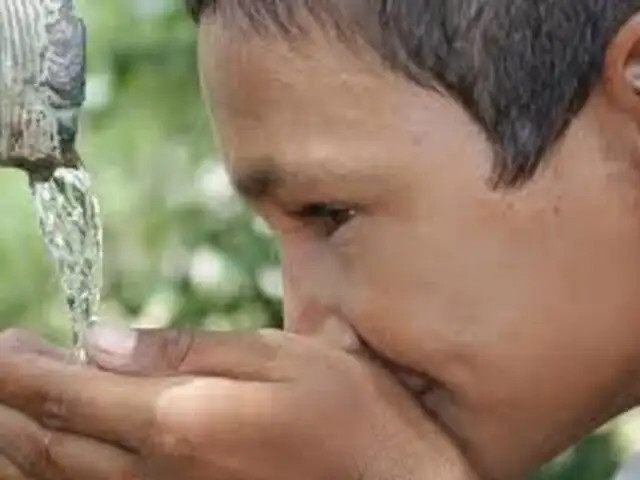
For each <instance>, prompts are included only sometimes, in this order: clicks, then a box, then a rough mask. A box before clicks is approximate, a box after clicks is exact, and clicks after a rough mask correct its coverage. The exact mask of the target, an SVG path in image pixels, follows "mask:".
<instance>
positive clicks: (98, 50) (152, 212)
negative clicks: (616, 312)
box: [0, 0, 640, 480]
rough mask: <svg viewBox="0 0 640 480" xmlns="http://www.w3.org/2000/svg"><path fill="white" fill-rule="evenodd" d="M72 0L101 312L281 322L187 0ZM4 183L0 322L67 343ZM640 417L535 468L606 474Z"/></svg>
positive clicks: (42, 262) (27, 227) (27, 209)
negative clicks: (81, 24)
mask: <svg viewBox="0 0 640 480" xmlns="http://www.w3.org/2000/svg"><path fill="white" fill-rule="evenodd" d="M77 1H78V6H79V10H80V12H81V14H82V15H83V16H84V19H85V21H86V23H87V27H88V33H89V44H88V61H89V72H88V83H87V102H86V108H85V113H84V115H83V124H82V130H81V134H80V140H79V143H80V145H79V149H80V152H81V155H82V156H83V158H84V159H85V162H86V164H87V166H88V168H89V170H90V172H91V173H92V175H93V182H94V185H95V189H96V193H97V195H98V197H99V199H100V202H101V206H102V214H103V222H104V226H105V258H106V262H105V272H104V274H105V285H104V291H103V294H104V303H103V310H102V316H103V317H104V318H114V319H118V320H125V321H127V322H130V323H132V324H136V325H139V326H164V325H170V324H172V325H179V326H189V327H212V328H216V329H221V328H237V327H252V326H263V325H271V326H277V325H278V324H279V319H280V299H281V294H282V289H281V284H280V272H279V268H278V256H277V252H276V250H275V248H274V245H273V243H272V241H271V237H270V234H269V232H268V230H267V229H266V227H265V225H264V224H263V223H262V222H260V221H259V220H257V219H256V218H254V217H253V216H252V215H251V214H250V213H249V212H248V211H247V210H246V209H245V207H244V206H243V205H242V203H241V202H240V201H239V200H238V199H237V198H236V197H235V196H234V193H233V191H232V189H231V186H230V184H229V182H228V181H227V178H226V176H225V174H224V172H223V170H222V168H221V166H220V163H219V162H218V158H217V153H216V146H215V144H213V143H212V142H213V139H212V136H211V132H210V128H209V123H208V122H209V120H208V118H207V116H206V113H205V111H204V108H203V105H202V103H201V101H200V98H199V89H198V77H197V72H196V60H195V35H194V28H193V26H192V25H191V23H190V22H189V21H188V18H187V16H186V14H185V13H184V11H183V7H182V3H181V1H180V0H109V1H103V2H96V1H91V0H77ZM0 189H1V191H2V192H3V202H1V203H0V265H2V266H3V268H2V270H0V322H1V324H0V326H1V327H2V328H7V327H11V326H20V327H24V328H30V329H35V330H37V331H39V332H40V333H42V334H44V335H46V336H47V337H49V338H50V339H52V340H54V341H56V342H61V343H66V342H68V340H69V335H70V324H69V320H68V315H67V312H66V310H65V307H64V304H63V303H62V297H61V294H60V290H59V286H58V284H57V280H56V278H55V272H54V270H53V265H52V264H51V263H50V262H49V261H48V258H46V256H45V253H44V249H43V245H42V243H41V240H40V237H39V236H38V232H37V225H36V217H35V212H34V209H33V207H32V205H31V203H30V197H29V191H28V188H27V182H26V178H25V176H24V175H23V174H22V173H20V172H2V174H1V175H0ZM637 423H639V422H638V421H636V420H635V419H634V417H633V416H629V417H628V418H627V419H625V420H624V421H622V422H617V423H616V424H613V425H609V426H607V427H605V428H604V429H602V431H600V432H598V433H597V434H596V435H593V436H592V437H590V438H588V439H586V440H585V441H584V442H582V443H581V444H579V445H577V446H575V447H574V448H572V449H570V450H569V451H567V452H566V453H565V454H563V455H561V456H560V457H559V458H558V459H557V460H555V461H553V462H551V463H550V464H549V465H547V466H545V467H544V468H543V469H542V470H541V471H540V472H538V473H536V474H534V475H532V476H531V479H536V480H542V479H545V480H608V479H611V478H612V477H613V472H614V471H615V469H616V466H617V464H618V462H619V461H620V460H621V459H623V458H625V457H626V456H627V455H629V454H630V453H632V452H633V451H634V449H635V446H636V445H640V441H638V440H636V436H637V433H636V432H637V431H639V430H640V429H638V428H635V427H634V424H637ZM630 478H632V477H630ZM633 478H640V471H639V472H638V475H637V476H634V477H633Z"/></svg>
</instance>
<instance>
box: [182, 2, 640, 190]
mask: <svg viewBox="0 0 640 480" xmlns="http://www.w3.org/2000/svg"><path fill="white" fill-rule="evenodd" d="M186 1H187V8H188V9H189V11H190V12H191V14H192V15H193V17H194V19H195V20H196V21H198V20H199V19H200V17H201V15H203V14H205V13H210V14H212V15H213V14H216V11H218V10H219V13H220V14H223V12H226V13H229V14H231V13H233V15H227V16H228V17H229V18H233V19H242V20H243V21H245V23H246V24H248V25H250V26H251V27H252V28H254V29H255V30H256V32H260V31H265V29H271V30H268V31H273V29H274V28H275V29H276V31H278V32H280V33H281V34H284V35H288V34H291V33H292V32H296V31H299V28H300V23H301V22H297V20H298V19H299V18H301V16H300V13H307V14H310V17H311V18H313V19H315V20H317V21H318V22H319V23H322V24H323V25H324V26H325V27H326V26H327V25H329V23H331V22H332V21H334V20H335V22H332V24H333V25H334V26H339V27H340V29H341V30H342V31H346V32H347V33H349V34H351V35H353V36H355V37H353V36H352V37H351V38H356V37H357V38H358V39H360V40H364V41H365V42H366V43H367V44H369V45H370V46H371V47H372V48H373V49H374V51H376V52H377V53H378V54H379V56H380V57H381V58H382V59H383V60H384V61H385V62H386V63H387V64H388V66H389V68H391V69H393V70H396V71H398V72H401V73H402V74H403V75H405V76H406V77H407V78H409V79H410V80H411V81H413V82H416V83H418V84H420V85H422V86H425V87H426V86H434V85H435V86H436V87H438V88H440V89H444V90H446V91H447V92H448V93H449V94H450V95H451V96H452V97H454V98H455V99H457V100H458V101H459V102H460V103H461V104H462V106H463V107H464V108H465V109H466V110H467V112H469V114H471V116H472V117H473V118H474V119H475V120H476V121H477V122H478V123H479V124H480V126H481V127H482V129H483V131H484V132H485V134H486V135H487V136H488V138H489V140H490V141H491V143H492V145H494V147H495V151H496V164H495V173H496V175H497V176H496V180H497V181H498V182H499V183H500V184H503V185H514V184H517V183H518V182H520V181H524V180H526V179H528V178H530V177H531V176H532V175H533V174H534V173H535V171H536V169H537V168H538V166H539V164H540V162H541V159H542V158H543V156H544V154H545V153H546V152H547V151H548V149H549V148H550V147H551V146H552V145H553V144H554V143H555V142H556V141H557V140H558V139H559V138H560V137H561V136H562V134H563V133H564V131H565V130H566V128H567V126H568V125H569V124H570V122H571V120H572V119H573V118H574V117H575V115H576V114H577V113H578V112H579V111H580V110H581V109H582V107H583V106H584V104H585V102H586V100H587V98H588V97H589V94H590V92H591V90H592V88H593V87H594V85H595V84H596V83H597V81H598V80H599V78H600V75H601V70H602V64H603V59H604V55H605V50H606V47H607V45H608V43H609V41H610V40H611V39H612V37H613V36H614V35H615V34H616V32H617V30H618V29H619V28H620V27H621V26H622V24H623V23H624V22H625V21H627V20H628V19H629V18H630V17H631V16H632V15H633V14H634V13H635V12H636V11H638V10H639V9H640V0H349V1H347V0H224V1H223V2H220V5H218V2H217V1H216V0H186ZM345 5H348V7H347V6H345ZM327 20H329V22H327ZM342 38H349V37H348V36H342Z"/></svg>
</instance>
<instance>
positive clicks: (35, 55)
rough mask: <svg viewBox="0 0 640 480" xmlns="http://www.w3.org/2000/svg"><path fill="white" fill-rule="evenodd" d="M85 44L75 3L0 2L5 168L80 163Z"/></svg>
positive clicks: (0, 123) (41, 171)
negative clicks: (78, 137) (77, 144)
mask: <svg viewBox="0 0 640 480" xmlns="http://www.w3.org/2000/svg"><path fill="white" fill-rule="evenodd" d="M85 44H86V32H85V26H84V23H83V22H82V20H81V19H80V18H79V17H78V16H77V14H76V12H75V8H74V4H73V0H0V167H14V168H20V169H22V170H25V171H27V172H29V173H30V174H31V175H35V176H43V175H49V174H50V173H51V172H52V171H53V170H55V169H56V168H58V167H63V166H64V167H79V166H81V160H80V156H79V155H78V154H77V152H76V149H75V140H76V135H77V132H78V117H79V114H80V109H81V107H82V105H83V103H84V99H85Z"/></svg>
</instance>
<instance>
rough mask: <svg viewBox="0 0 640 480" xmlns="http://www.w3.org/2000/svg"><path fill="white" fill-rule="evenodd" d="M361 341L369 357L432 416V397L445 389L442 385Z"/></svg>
mask: <svg viewBox="0 0 640 480" xmlns="http://www.w3.org/2000/svg"><path fill="white" fill-rule="evenodd" d="M361 343H362V345H363V346H364V347H365V349H366V352H367V355H368V356H369V358H370V359H371V360H373V361H374V362H376V363H377V364H378V365H380V366H381V367H382V368H383V369H384V370H386V371H387V372H389V374H390V375H391V376H392V377H393V378H395V379H396V380H397V382H398V383H399V384H400V386H402V387H403V388H404V389H405V390H406V391H407V392H408V393H409V394H411V396H412V397H413V398H414V399H415V400H416V402H417V403H418V404H419V405H420V407H421V408H422V409H423V410H424V411H425V413H426V414H428V415H429V416H430V417H433V416H434V414H435V412H434V410H433V397H434V395H435V394H436V393H437V392H441V391H443V390H445V389H444V385H443V384H442V383H441V382H440V381H438V380H437V379H435V378H433V377H431V376H429V375H427V374H425V373H422V372H418V371H416V370H414V369H412V368H410V367H406V366H403V365H399V364H397V363H395V362H393V361H392V360H389V359H388V358H386V357H384V356H383V355H381V354H380V353H378V352H377V351H375V350H374V349H372V348H371V347H370V346H368V345H366V344H365V343H363V342H361Z"/></svg>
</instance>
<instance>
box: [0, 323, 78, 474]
mask: <svg viewBox="0 0 640 480" xmlns="http://www.w3.org/2000/svg"><path fill="white" fill-rule="evenodd" d="M0 352H4V353H9V352H11V353H31V354H34V355H41V356H45V357H49V358H51V359H55V360H59V361H65V359H66V358H67V353H66V352H65V351H64V349H62V348H57V347H54V346H52V345H49V344H47V343H45V342H44V341H43V340H42V339H41V338H40V337H38V336H37V335H34V334H33V333H31V332H27V331H25V330H19V329H9V330H5V331H4V332H2V333H1V334H0ZM0 480H1V477H0Z"/></svg>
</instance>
